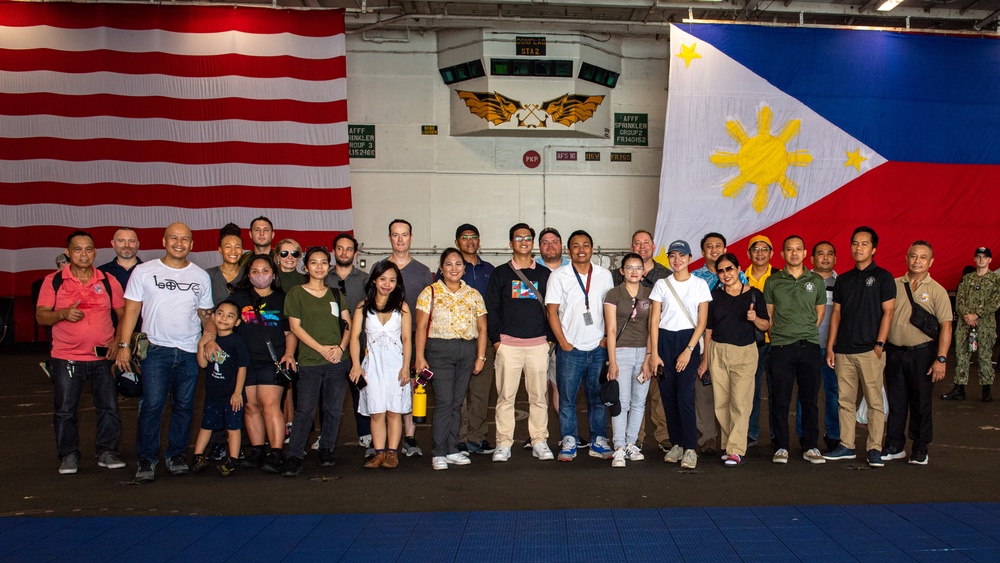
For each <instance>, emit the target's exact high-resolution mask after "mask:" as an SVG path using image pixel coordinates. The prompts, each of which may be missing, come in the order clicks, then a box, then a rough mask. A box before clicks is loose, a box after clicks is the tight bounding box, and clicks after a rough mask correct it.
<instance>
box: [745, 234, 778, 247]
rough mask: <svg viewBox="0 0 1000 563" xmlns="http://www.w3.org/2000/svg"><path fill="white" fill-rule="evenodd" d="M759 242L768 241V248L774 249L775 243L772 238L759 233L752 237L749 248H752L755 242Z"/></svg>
mask: <svg viewBox="0 0 1000 563" xmlns="http://www.w3.org/2000/svg"><path fill="white" fill-rule="evenodd" d="M758 242H763V243H766V244H767V246H768V248H770V249H771V250H774V245H773V244H771V239H769V238H767V237H766V236H764V235H757V236H755V237H753V238H752V239H750V245H749V246H747V250H750V249H751V248H753V245H754V243H758Z"/></svg>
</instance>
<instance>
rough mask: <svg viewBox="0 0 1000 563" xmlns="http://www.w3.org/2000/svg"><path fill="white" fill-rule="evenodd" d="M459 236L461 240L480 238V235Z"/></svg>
mask: <svg viewBox="0 0 1000 563" xmlns="http://www.w3.org/2000/svg"><path fill="white" fill-rule="evenodd" d="M458 238H460V239H461V240H479V235H462V236H460V237H458Z"/></svg>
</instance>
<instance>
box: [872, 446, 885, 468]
mask: <svg viewBox="0 0 1000 563" xmlns="http://www.w3.org/2000/svg"><path fill="white" fill-rule="evenodd" d="M884 465H885V463H884V462H883V461H882V453H881V452H879V451H878V450H876V449H874V448H873V449H870V450H868V466H869V467H882V466H884Z"/></svg>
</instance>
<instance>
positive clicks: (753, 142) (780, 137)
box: [709, 106, 812, 213]
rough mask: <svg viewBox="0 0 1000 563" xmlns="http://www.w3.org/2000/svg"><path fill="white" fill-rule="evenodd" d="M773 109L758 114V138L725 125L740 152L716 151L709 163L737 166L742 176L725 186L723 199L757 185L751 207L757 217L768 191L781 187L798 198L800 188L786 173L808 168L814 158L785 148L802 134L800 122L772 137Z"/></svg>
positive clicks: (734, 123) (738, 125) (794, 121)
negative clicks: (738, 146) (772, 185)
mask: <svg viewBox="0 0 1000 563" xmlns="http://www.w3.org/2000/svg"><path fill="white" fill-rule="evenodd" d="M771 118H772V112H771V108H770V107H768V106H764V107H762V108H761V109H760V111H759V112H757V134H756V135H754V136H753V137H751V136H750V135H748V134H747V132H746V129H744V127H743V125H742V124H741V123H740V122H739V121H737V120H735V119H730V120H728V121H726V133H727V134H728V135H729V136H730V137H732V138H733V140H735V141H736V142H737V143H738V144H739V145H740V150H739V152H736V153H732V152H725V151H716V152H715V153H714V154H712V156H711V157H710V159H709V160H711V161H712V163H713V164H715V165H716V166H717V167H719V168H731V167H733V166H738V167H739V169H740V172H739V174H737V175H736V176H735V177H733V178H731V179H730V180H728V181H727V182H726V183H725V184H723V185H722V195H724V196H726V197H736V196H737V195H739V193H740V192H741V191H743V188H744V187H746V185H747V184H755V185H756V186H757V192H756V194H754V197H753V202H752V203H751V205H752V206H753V208H754V210H756V211H757V213H760V212H761V211H763V210H764V209H765V208H766V207H767V203H768V188H769V187H770V186H771V184H778V187H780V188H781V193H782V195H784V196H785V197H795V196H796V195H797V194H798V185H797V184H796V183H795V182H793V181H792V180H791V179H790V178H789V177H788V176H786V175H785V171H786V170H788V167H789V166H809V163H810V162H812V156H810V154H809V152H808V151H804V150H801V151H789V150H788V149H787V148H786V145H787V144H788V142H789V141H791V140H792V139H794V138H795V136H796V135H798V134H799V128H800V126H801V122H800V121H799V120H798V119H790V120H788V122H786V123H785V126H784V127H782V128H781V131H780V132H778V134H777V135H771Z"/></svg>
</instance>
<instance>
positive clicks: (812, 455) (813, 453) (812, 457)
mask: <svg viewBox="0 0 1000 563" xmlns="http://www.w3.org/2000/svg"><path fill="white" fill-rule="evenodd" d="M802 459H804V460H806V461H808V462H809V463H815V464H820V463H826V460H825V459H823V454H821V453H819V450H818V449H816V448H813V449H811V450H809V451H806V452H802Z"/></svg>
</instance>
